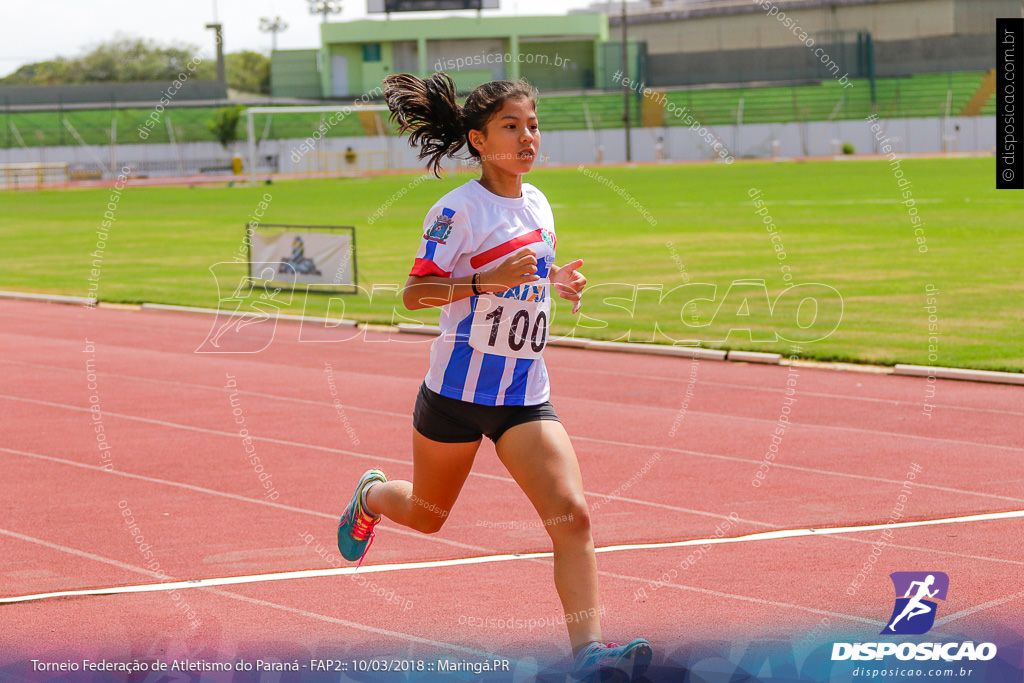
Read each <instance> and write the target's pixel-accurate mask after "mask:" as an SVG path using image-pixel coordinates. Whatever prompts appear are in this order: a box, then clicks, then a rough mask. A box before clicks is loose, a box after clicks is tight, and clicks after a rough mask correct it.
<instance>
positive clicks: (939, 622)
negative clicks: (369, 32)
mask: <svg viewBox="0 0 1024 683" xmlns="http://www.w3.org/2000/svg"><path fill="white" fill-rule="evenodd" d="M1021 598H1024V591H1021V592H1020V593H1014V594H1013V595H1008V596H1006V597H1003V598H996V599H995V600H989V601H988V602H986V603H984V604H981V605H975V606H974V607H968V608H967V609H965V610H961V611H959V612H954V613H953V614H950V615H949V616H948V617H943V618H941V619H936V620H935V626H936V627H938V626H945V625H946V624H948V623H950V622H953V621H956V620H958V619H963V618H964V617H969V616H971V615H972V614H977V613H978V612H983V611H985V610H987V609H990V608H992V607H999V606H1000V605H1005V604H1006V603H1008V602H1013V601H1014V600H1020V599H1021Z"/></svg>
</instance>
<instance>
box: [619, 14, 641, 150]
mask: <svg viewBox="0 0 1024 683" xmlns="http://www.w3.org/2000/svg"><path fill="white" fill-rule="evenodd" d="M638 75H639V74H638ZM622 87H623V90H622V122H623V123H624V124H625V125H626V163H629V162H630V161H632V160H633V154H632V150H631V147H630V144H629V43H627V42H626V0H622Z"/></svg>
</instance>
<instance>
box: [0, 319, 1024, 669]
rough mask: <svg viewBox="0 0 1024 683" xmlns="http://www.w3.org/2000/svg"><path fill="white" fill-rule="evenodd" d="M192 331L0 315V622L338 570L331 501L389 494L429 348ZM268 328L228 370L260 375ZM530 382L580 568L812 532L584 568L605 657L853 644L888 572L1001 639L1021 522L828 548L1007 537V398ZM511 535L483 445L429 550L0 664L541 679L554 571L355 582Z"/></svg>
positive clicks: (50, 634)
mask: <svg viewBox="0 0 1024 683" xmlns="http://www.w3.org/2000/svg"><path fill="white" fill-rule="evenodd" d="M212 321H213V318H212V317H211V316H207V315H199V314H189V313H170V312H162V311H149V310H142V311H140V310H122V309H113V308H103V307H101V308H97V309H86V308H80V307H72V306H66V305H56V304H43V303H34V302H20V301H2V302H0V343H2V348H3V349H4V350H5V352H4V353H3V355H2V357H0V367H2V373H0V376H2V378H3V381H2V383H0V415H3V430H2V433H3V440H2V442H0V461H2V462H3V472H4V473H5V475H6V476H4V477H3V478H2V479H0V492H2V495H0V500H2V501H3V503H2V504H3V511H4V519H3V522H2V523H0V554H2V557H3V558H4V562H3V564H2V566H0V585H2V591H0V597H13V596H23V595H30V594H39V593H49V592H56V591H66V590H78V589H95V588H107V587H115V586H125V585H136V584H151V583H157V582H159V580H160V579H165V578H167V577H170V578H172V579H175V580H187V579H207V578H215V577H237V576H247V575H256V574H268V573H275V572H291V571H296V570H306V569H330V568H333V567H339V566H344V565H345V563H343V562H342V561H341V560H340V557H339V556H338V554H337V550H336V548H335V547H334V534H335V529H336V524H337V517H338V515H339V513H340V512H341V510H342V508H343V506H344V505H345V503H346V502H347V500H348V497H349V495H350V493H351V486H352V484H353V483H354V481H355V479H356V478H357V477H358V476H359V474H360V473H361V472H362V471H363V470H365V469H367V467H368V466H371V465H374V464H376V465H379V466H382V467H383V469H385V471H386V472H387V473H388V475H389V476H390V477H393V478H409V477H410V475H411V462H410V460H411V458H410V449H409V444H410V434H411V410H412V404H413V400H414V397H415V393H416V389H417V386H418V385H419V383H420V381H421V378H422V375H423V373H424V371H425V368H426V363H427V351H428V345H429V344H428V343H429V338H427V337H420V336H415V335H407V334H397V333H395V334H391V333H388V332H377V331H374V332H369V331H368V332H360V333H359V334H358V335H354V333H352V332H349V336H353V337H354V338H351V339H348V340H345V341H333V342H331V341H328V340H330V339H331V338H333V337H336V335H335V334H334V333H332V332H331V331H328V330H323V329H321V330H310V329H308V328H307V329H304V330H301V331H300V326H299V325H298V324H297V323H291V322H283V321H282V322H279V323H278V324H277V325H276V329H275V330H274V334H273V341H272V343H271V344H269V346H267V348H265V349H262V350H260V351H259V352H258V353H216V354H197V353H195V350H196V349H197V347H199V346H200V345H201V344H202V342H203V340H204V339H205V338H206V336H207V333H208V332H209V331H210V328H211V324H212ZM268 329H269V328H268V326H267V325H262V326H261V325H255V326H250V327H249V328H246V329H244V330H243V331H241V332H239V333H237V334H236V335H235V336H234V337H229V338H227V339H226V340H225V347H226V348H232V345H235V346H234V347H233V348H249V349H250V350H254V349H257V348H259V347H260V346H262V344H263V341H266V340H269V338H270V337H269V334H268ZM314 340H321V341H319V342H318V341H314ZM547 358H548V365H549V369H550V374H551V380H552V388H553V398H552V400H553V402H554V403H555V405H556V408H557V409H558V412H559V415H560V417H561V419H562V420H563V422H564V423H565V425H566V427H567V429H568V431H569V433H570V435H571V436H572V438H573V441H574V444H575V447H576V450H577V452H578V455H579V458H580V461H581V463H582V467H583V472H584V480H585V485H586V489H587V495H588V499H589V502H590V505H591V508H592V516H593V523H594V528H595V540H596V543H597V545H598V546H599V547H608V546H619V545H627V546H628V545H636V544H644V543H661V542H675V541H686V540H693V539H708V538H716V537H739V536H744V535H747V534H756V533H761V532H770V531H777V530H787V529H811V528H813V529H820V530H822V532H818V533H815V534H813V535H804V536H799V537H793V538H762V539H759V540H747V541H743V542H735V543H725V544H716V545H712V546H710V547H708V546H705V547H704V548H701V547H699V546H697V547H694V546H689V547H685V546H684V547H679V546H674V547H661V548H625V549H618V550H615V551H613V552H602V553H601V554H600V555H599V568H600V571H601V588H602V599H603V606H604V610H605V613H604V616H603V619H602V622H603V628H604V632H605V635H606V637H608V638H611V639H618V640H622V639H629V638H631V637H633V636H635V635H643V636H645V637H647V638H648V639H650V640H651V641H652V642H653V643H654V645H655V647H656V649H657V648H659V647H661V646H662V645H667V644H668V643H678V642H679V641H680V640H681V639H683V640H686V639H696V638H704V639H706V638H730V637H731V638H745V639H755V638H793V637H794V635H795V634H800V633H806V632H809V631H814V630H815V629H817V630H818V631H820V630H822V628H823V625H827V629H828V631H829V632H830V633H833V634H838V633H852V634H877V633H878V631H879V629H880V628H881V627H882V626H884V621H885V620H886V618H887V617H888V616H889V615H888V610H889V609H890V608H891V605H892V584H891V583H890V581H889V579H888V574H889V573H890V572H893V571H909V570H927V571H932V570H934V571H944V572H946V573H947V574H949V576H950V581H951V586H952V587H953V589H951V591H950V595H949V599H948V600H947V602H946V603H945V604H944V605H943V609H942V612H941V615H942V616H941V618H940V619H939V621H938V622H937V625H936V627H935V629H936V632H942V631H943V630H945V632H949V633H953V632H961V631H962V632H968V631H969V632H971V633H973V634H976V635H975V637H980V635H978V634H979V632H980V631H984V630H987V629H988V630H990V629H992V628H994V627H995V626H994V625H999V627H1008V628H1013V629H1016V630H1017V631H1021V630H1024V618H1022V617H1021V614H1022V612H1024V610H1022V609H1021V600H1022V597H1024V594H1022V593H1021V592H1020V584H1019V577H1020V575H1021V569H1022V566H1024V560H1022V557H1021V553H1020V546H1019V539H1020V538H1021V537H1022V536H1024V521H1022V520H1021V518H1020V517H1014V516H1005V517H1003V518H995V519H988V520H984V521H964V522H955V523H946V524H935V523H928V524H924V525H921V526H913V527H905V528H903V527H901V528H894V529H889V530H887V532H886V533H888V536H887V537H883V531H882V530H879V529H865V530H859V531H853V532H851V533H843V534H830V533H827V529H828V528H833V527H859V526H868V525H877V524H884V523H886V522H888V521H891V520H892V519H893V512H894V510H898V509H899V506H902V511H901V515H902V516H901V519H900V521H924V522H933V521H934V520H940V519H947V518H956V517H961V516H968V515H977V514H983V513H1006V512H1013V511H1020V510H1024V493H1022V487H1021V484H1022V471H1024V470H1022V467H1021V457H1022V456H1024V447H1022V442H1021V434H1022V433H1024V429H1022V426H1024V392H1022V391H1021V389H1020V388H1016V387H1011V386H1000V385H992V384H980V383H967V382H954V381H945V380H939V381H937V382H935V383H934V385H933V386H934V397H933V398H930V399H928V400H929V402H930V403H932V404H934V405H936V406H937V407H935V408H934V410H933V412H932V416H931V417H928V416H927V415H925V413H924V411H923V409H922V404H923V402H924V400H925V397H926V393H925V392H926V387H927V384H926V380H924V379H921V378H910V377H898V376H892V375H884V374H874V373H869V372H845V371H835V370H829V369H821V368H816V367H812V366H809V365H808V366H803V365H799V366H793V367H787V366H766V365H753V364H742V363H724V362H717V361H696V360H688V359H675V358H665V357H654V356H642V355H633V354H616V353H608V352H595V351H583V350H578V349H570V348H558V347H553V348H550V349H549V350H548V352H547ZM787 382H788V383H789V385H790V388H791V392H790V393H791V395H790V396H789V400H788V401H787V393H786V389H787ZM90 385H91V388H90ZM235 392H237V393H235ZM233 394H234V398H233V400H232V395H233ZM784 413H786V414H788V417H789V419H790V423H789V425H788V427H787V429H786V430H785V433H784V435H783V436H782V437H781V443H779V444H778V454H777V456H775V457H774V459H773V460H768V459H766V454H767V453H768V448H769V445H770V444H772V438H771V437H772V434H773V430H775V429H776V425H777V424H778V421H779V419H780V416H782V415H783V414H784ZM239 420H241V421H242V424H241V425H240V424H239ZM98 424H101V425H102V429H103V435H104V436H105V438H106V443H107V444H109V445H110V448H109V449H108V450H101V448H100V444H99V442H98V441H97V433H96V430H97V425H98ZM242 427H244V428H245V429H246V430H247V431H248V433H249V434H250V435H252V437H253V439H254V440H253V442H252V443H253V446H254V447H255V454H256V455H257V456H258V457H259V459H260V465H261V466H262V473H263V474H264V475H265V476H264V477H263V480H262V481H261V480H260V478H259V477H260V473H259V472H257V471H256V470H255V468H254V466H253V464H252V461H251V460H250V458H249V456H248V455H247V454H246V451H245V446H244V444H243V440H242V437H241V436H240V435H239V430H240V429H241V428H242ZM915 467H916V471H917V474H916V478H915V479H914V481H913V482H912V483H911V484H910V485H909V487H905V485H904V481H905V479H906V478H907V475H908V472H910V471H911V469H912V468H915ZM105 468H106V469H105ZM107 470H110V471H107ZM758 472H762V473H763V477H764V478H763V479H761V480H758V479H757V475H758ZM755 484H761V485H760V486H756V485H755ZM267 487H270V488H267ZM901 490H902V495H903V499H902V502H901V500H900V496H901ZM126 510H127V511H130V515H131V517H130V519H131V520H132V522H133V526H130V525H129V524H127V523H126V519H128V518H127V517H125V514H128V513H126ZM534 514H535V513H534V512H533V510H532V508H531V507H530V506H529V504H528V503H527V501H526V499H525V496H524V495H523V494H522V493H521V492H520V491H519V490H518V489H517V487H516V486H515V485H514V483H513V482H512V481H511V479H510V478H509V477H508V475H507V473H506V472H505V470H504V469H503V468H502V466H501V464H500V463H499V462H498V461H497V459H496V457H495V455H494V450H493V448H492V447H491V446H490V444H489V443H487V442H485V445H484V446H483V447H482V448H481V451H480V453H479V455H478V457H477V460H476V463H475V465H474V471H473V474H472V475H471V477H470V480H469V482H468V483H467V485H466V487H465V489H464V491H463V494H462V497H461V498H460V500H459V502H458V504H457V505H456V506H455V508H454V509H453V511H452V513H451V515H450V517H449V519H448V522H447V524H446V526H445V527H444V529H443V530H442V531H441V532H440V533H438V534H436V535H432V536H424V535H420V534H417V533H414V532H412V531H409V530H406V529H402V528H399V527H397V526H396V525H394V524H391V523H388V522H385V523H383V524H381V525H380V526H379V527H378V531H377V537H376V540H375V541H374V545H373V547H372V549H371V551H370V553H369V555H368V556H367V561H366V565H364V567H365V568H366V571H365V572H364V573H361V574H356V575H354V576H353V575H341V576H339V575H332V576H320V577H315V578H302V579H289V580H279V581H266V580H263V581H258V582H253V583H246V584H239V585H227V586H220V587H214V588H191V589H182V590H178V591H174V592H170V591H160V592H146V593H122V594H115V595H99V596H84V597H71V598H48V599H38V600H32V601H28V602H21V603H15V604H4V605H0V613H2V614H3V621H4V623H5V627H4V639H3V640H4V643H3V648H4V651H5V652H6V653H7V654H10V653H15V652H20V653H31V654H33V655H43V654H45V653H47V652H50V653H57V652H61V651H68V650H73V651H75V652H78V653H82V654H85V655H88V654H100V653H104V652H109V651H116V652H121V653H124V652H133V653H136V654H138V655H142V654H146V653H151V654H152V653H158V654H163V655H167V656H171V655H173V654H174V653H182V652H188V653H192V654H195V653H199V652H203V651H221V652H224V651H226V652H238V651H243V650H253V649H255V650H258V651H259V652H261V653H263V655H264V656H270V655H272V654H273V653H274V652H277V651H280V652H288V651H294V650H295V649H296V648H299V649H301V650H303V651H307V652H322V651H331V652H334V653H337V652H338V651H339V650H344V651H348V652H359V653H361V654H370V653H375V652H380V653H392V654H395V653H405V654H406V655H408V654H410V653H416V652H418V651H422V650H424V649H431V650H432V651H434V652H436V651H438V650H440V651H450V652H451V653H452V654H453V655H458V654H460V653H462V654H466V653H468V652H474V653H477V652H486V653H501V654H502V655H506V656H522V655H525V654H531V655H537V654H545V653H551V654H553V653H560V652H562V651H564V650H565V649H566V648H567V641H566V637H565V627H564V625H562V624H560V623H557V622H558V617H559V608H558V603H557V598H556V596H555V592H554V588H553V585H552V582H551V560H550V558H540V559H520V560H515V561H507V562H487V563H482V564H474V565H461V566H447V565H444V564H443V563H442V564H441V565H439V566H427V567H419V568H409V567H405V568H400V569H397V570H395V571H388V572H375V571H374V570H373V567H374V566H376V565H382V564H390V563H395V564H399V565H402V564H407V563H411V562H423V561H439V560H449V559H453V558H466V557H478V556H490V555H504V554H508V553H531V552H546V551H548V550H550V544H549V542H548V540H547V537H546V535H545V534H544V532H543V529H542V527H541V526H540V524H539V522H538V521H537V520H535V519H534ZM133 534H135V535H133ZM140 536H141V539H140V538H139V537H140ZM139 540H141V541H142V542H143V543H144V545H143V546H140V545H139V543H137V541H139ZM880 540H885V541H886V543H885V544H884V545H882V546H880V547H881V554H880V555H877V553H876V557H875V560H876V562H875V563H874V564H870V563H869V562H868V560H869V559H870V558H871V557H872V552H873V550H872V548H873V547H876V548H877V547H879V546H878V545H877V544H878V543H879V541H880ZM140 548H144V550H140ZM146 552H149V553H151V554H149V555H146V554H145V553H146ZM865 564H867V565H868V566H869V567H870V570H869V571H867V572H865V573H861V568H862V567H863V566H865ZM147 565H148V568H147ZM155 572H159V573H155ZM859 573H861V576H860V577H858V574H859ZM380 593H383V594H384V595H383V597H382V596H381V595H380ZM499 620H501V621H499ZM505 620H510V621H512V622H513V626H512V627H511V628H510V627H508V626H507V625H505ZM517 621H518V623H516V622H517ZM10 626H13V628H11V627H10Z"/></svg>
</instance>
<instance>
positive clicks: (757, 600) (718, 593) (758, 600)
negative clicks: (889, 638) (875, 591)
mask: <svg viewBox="0 0 1024 683" xmlns="http://www.w3.org/2000/svg"><path fill="white" fill-rule="evenodd" d="M601 576H610V577H612V578H616V579H623V580H626V581H640V582H642V583H646V584H649V583H651V580H650V579H642V578H640V577H637V576H630V575H628V574H616V573H614V572H607V571H603V572H601ZM657 583H658V585H659V586H668V587H670V588H677V589H679V590H682V591H689V592H692V593H702V594H704V595H713V596H715V597H717V598H731V599H733V600H740V601H742V602H752V603H754V604H755V605H764V606H766V607H776V608H778V607H782V608H784V609H793V610H798V611H800V612H809V613H811V614H821V615H825V616H828V617H835V618H837V619H846V620H848V621H859V622H861V623H864V624H871V625H872V626H885V622H884V621H876V620H874V619H866V618H864V617H857V616H853V615H852V614H842V613H840V612H830V611H828V610H823V609H817V608H815V607H805V606H804V605H794V604H793V603H789V602H776V601H775V600H765V599H764V598H752V597H750V596H747V595H735V594H733V593H723V592H721V591H716V590H711V589H710V588H699V587H697V586H684V585H683V584H679V583H669V582H665V581H658V582H657Z"/></svg>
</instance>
